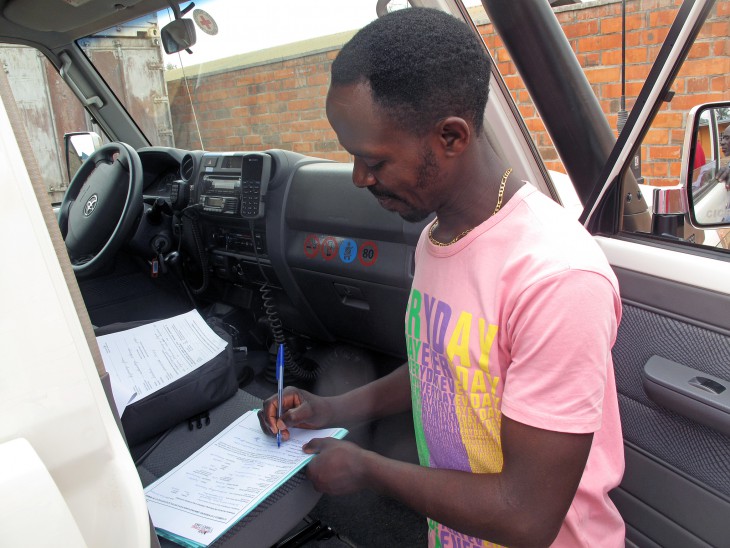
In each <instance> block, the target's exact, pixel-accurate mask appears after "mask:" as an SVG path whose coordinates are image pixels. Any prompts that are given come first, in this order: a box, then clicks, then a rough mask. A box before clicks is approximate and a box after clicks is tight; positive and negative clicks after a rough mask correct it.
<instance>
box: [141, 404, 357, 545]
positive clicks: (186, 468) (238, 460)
mask: <svg viewBox="0 0 730 548" xmlns="http://www.w3.org/2000/svg"><path fill="white" fill-rule="evenodd" d="M290 433H291V437H290V439H289V440H288V441H287V442H285V443H282V445H281V447H280V448H279V447H277V446H276V438H273V437H270V436H267V435H266V434H264V433H263V432H262V431H261V426H260V425H259V420H258V417H257V414H256V411H255V410H254V411H249V412H247V413H246V414H244V415H243V416H242V417H241V418H239V419H237V420H236V421H235V422H233V423H232V424H231V425H230V426H228V427H227V428H226V429H225V430H224V431H223V432H221V433H220V434H218V435H217V436H216V437H215V438H213V439H212V440H211V441H210V442H208V443H207V444H206V445H205V446H204V447H203V448H201V449H199V450H198V451H197V452H195V453H193V454H192V455H191V456H190V457H189V458H188V459H187V460H185V461H184V462H183V463H181V464H180V465H179V466H177V467H176V468H174V469H172V470H171V471H170V472H168V473H167V474H166V475H165V476H163V477H161V478H160V479H158V480H157V481H156V482H154V483H152V484H151V485H149V486H148V487H147V488H146V489H145V495H146V497H147V507H148V508H149V511H150V516H151V517H152V523H153V524H154V526H155V528H156V529H157V530H158V533H159V534H160V535H161V536H164V537H166V538H168V539H170V540H173V541H175V542H177V543H179V544H182V545H184V546H208V545H209V544H211V543H212V542H213V541H215V540H216V539H217V538H218V537H219V536H220V535H222V534H223V533H225V532H226V531H227V530H228V529H230V528H231V527H232V526H233V525H234V524H235V523H236V522H238V521H239V520H240V519H242V518H243V517H244V516H245V515H246V514H248V513H249V512H250V511H251V510H253V509H254V508H255V507H256V506H257V505H258V504H259V503H260V502H262V501H263V500H264V499H265V498H266V497H268V496H269V495H270V494H271V493H272V492H274V491H275V490H276V489H277V488H278V487H279V486H280V485H282V484H283V483H284V482H285V481H286V480H288V479H289V478H290V477H292V476H293V475H294V474H295V473H296V472H297V471H299V470H300V469H301V468H302V467H304V465H305V464H306V463H307V462H308V461H309V460H310V459H311V458H312V457H313V455H307V454H305V453H303V452H302V446H303V445H304V444H305V443H307V442H308V441H309V440H311V439H313V438H321V437H328V436H330V437H335V438H342V437H344V436H345V435H346V434H347V430H345V429H344V428H327V429H322V430H303V429H299V428H292V429H291V430H290Z"/></svg>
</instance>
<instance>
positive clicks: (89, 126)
mask: <svg viewBox="0 0 730 548" xmlns="http://www.w3.org/2000/svg"><path fill="white" fill-rule="evenodd" d="M0 62H2V66H3V71H2V74H0V78H6V79H7V84H8V86H7V87H5V86H2V87H0V89H8V90H9V93H10V94H12V97H5V96H3V97H2V100H3V102H4V103H5V104H6V105H10V104H13V103H14V104H15V105H16V106H17V108H18V110H19V115H20V119H21V121H22V123H23V126H24V127H23V128H20V129H22V131H24V132H25V133H26V135H27V136H28V142H29V144H30V147H31V150H32V151H33V154H34V155H35V160H36V163H37V164H38V169H39V172H40V176H41V177H42V178H43V183H44V185H45V186H46V188H48V193H49V196H50V199H51V202H52V203H56V202H60V201H61V199H62V198H63V194H64V192H65V191H66V187H67V185H68V182H69V177H68V174H67V172H66V158H65V153H64V134H65V133H70V132H79V131H95V132H97V133H98V134H99V135H101V134H102V132H101V130H100V129H99V128H98V127H97V126H96V124H93V122H92V120H91V118H90V116H89V115H88V114H87V113H86V111H85V110H84V108H83V107H82V106H81V103H80V102H79V101H78V99H77V98H76V96H75V95H74V94H73V92H72V91H71V90H70V89H69V87H68V86H67V85H66V82H64V81H63V79H61V77H60V76H59V74H58V72H57V71H56V69H55V68H54V67H53V66H52V65H51V64H50V63H49V62H48V60H47V59H46V57H45V56H44V55H42V54H41V53H40V52H39V51H38V50H36V49H34V48H30V47H26V46H17V45H14V44H0ZM16 134H17V130H16ZM72 175H73V174H72Z"/></svg>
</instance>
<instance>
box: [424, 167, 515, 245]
mask: <svg viewBox="0 0 730 548" xmlns="http://www.w3.org/2000/svg"><path fill="white" fill-rule="evenodd" d="M510 173H512V168H509V169H507V171H505V172H504V175H502V181H501V182H500V183H499V193H498V194H497V205H496V206H495V207H494V211H493V212H492V215H491V216H492V217H494V216H495V215H496V214H497V212H498V211H499V210H500V209H502V198H504V189H505V187H506V186H507V178H508V177H509V174H510ZM438 225H439V220H438V219H436V220H435V221H434V223H433V224H432V225H431V228H429V229H428V239H429V240H431V243H432V244H434V245H437V246H440V247H446V246H447V245H451V244H453V243H456V242H458V241H459V240H461V239H462V238H463V237H464V236H466V235H467V234H469V232H471V231H472V230H474V227H471V228H467V229H466V230H465V231H464V232H462V233H461V234H458V235H457V236H456V237H454V239H452V240H451V241H449V242H446V243H444V242H439V241H438V240H437V239H436V238H434V237H433V231H434V230H436V227H437V226H438Z"/></svg>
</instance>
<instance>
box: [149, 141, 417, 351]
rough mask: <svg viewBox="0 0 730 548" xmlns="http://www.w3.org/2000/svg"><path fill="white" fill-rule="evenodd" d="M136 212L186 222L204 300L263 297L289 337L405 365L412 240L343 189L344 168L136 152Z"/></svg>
mask: <svg viewBox="0 0 730 548" xmlns="http://www.w3.org/2000/svg"><path fill="white" fill-rule="evenodd" d="M140 158H141V160H142V164H143V167H144V172H145V186H144V195H145V201H148V202H149V201H150V200H155V199H157V198H163V199H164V200H165V201H166V202H167V203H169V204H170V206H171V208H172V210H173V211H174V212H175V217H176V218H182V217H190V218H194V220H193V221H190V220H187V221H186V222H188V223H194V227H195V228H194V231H195V233H196V234H197V239H198V240H199V242H198V243H195V238H193V237H187V238H186V236H185V233H186V229H184V228H182V227H181V226H178V227H177V229H176V233H177V234H178V235H179V237H180V238H182V240H183V249H185V245H187V254H188V256H189V257H197V256H202V259H201V261H202V263H203V264H202V266H201V268H203V269H205V271H206V276H207V279H209V281H208V282H207V284H206V287H205V293H206V294H207V296H208V297H209V298H210V299H211V300H215V301H218V302H224V303H228V304H230V305H232V306H237V307H249V306H253V303H254V302H255V301H256V299H255V297H253V295H256V294H257V293H258V291H259V290H260V289H261V287H262V286H266V288H267V290H268V291H271V292H272V297H271V299H272V301H273V302H275V303H276V306H277V308H278V310H279V313H280V316H281V320H282V323H283V325H284V326H285V328H286V329H288V330H291V331H293V332H296V333H297V334H300V335H304V336H308V337H315V338H317V339H320V340H325V341H335V340H340V341H350V342H353V343H356V344H359V345H364V346H366V347H371V348H374V349H377V350H378V351H380V352H385V353H388V354H391V355H393V356H397V357H403V358H405V356H406V351H405V342H404V340H403V336H402V322H403V311H404V310H405V308H406V304H407V300H408V293H409V290H410V286H411V280H412V276H413V270H414V254H415V246H416V243H417V241H418V236H419V234H420V232H421V230H422V228H423V226H425V224H426V223H427V222H428V220H426V221H423V222H422V223H416V224H413V223H407V222H405V221H403V220H402V219H401V218H400V217H399V216H398V215H397V214H394V213H391V212H388V211H385V210H384V209H382V208H381V207H380V205H379V204H378V203H377V201H376V200H375V198H373V197H372V196H371V195H370V193H369V192H366V191H364V190H362V189H358V188H357V187H355V186H354V185H353V183H352V164H342V163H336V162H331V161H327V160H322V159H319V158H313V157H309V156H304V155H300V154H296V153H293V152H289V151H283V150H278V149H277V150H268V151H264V152H223V153H213V152H205V151H183V150H179V149H171V148H163V147H151V148H149V149H142V150H140Z"/></svg>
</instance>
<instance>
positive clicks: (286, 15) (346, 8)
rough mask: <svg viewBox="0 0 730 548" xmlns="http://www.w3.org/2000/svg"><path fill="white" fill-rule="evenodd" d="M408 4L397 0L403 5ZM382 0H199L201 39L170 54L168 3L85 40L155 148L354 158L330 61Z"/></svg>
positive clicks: (194, 14) (394, 5)
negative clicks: (337, 106)
mask: <svg viewBox="0 0 730 548" xmlns="http://www.w3.org/2000/svg"><path fill="white" fill-rule="evenodd" d="M406 4H407V2H405V0H403V1H394V2H391V5H389V7H388V9H390V10H392V9H400V8H402V7H405V5H406ZM375 6H376V2H374V1H373V0H356V1H353V2H348V3H347V5H344V4H342V5H339V4H337V5H334V4H333V3H332V2H329V1H326V0H315V1H313V2H306V3H303V2H299V1H296V0H272V1H270V2H266V3H258V4H257V3H253V4H252V3H249V2H239V1H237V0H233V1H221V0H218V1H216V2H207V1H202V2H196V3H195V7H194V8H193V9H192V10H191V11H190V12H188V13H184V14H183V17H185V18H189V19H192V20H193V21H194V26H195V35H196V43H195V44H194V45H192V46H190V47H189V48H187V49H188V50H189V51H186V50H182V51H180V52H177V53H172V54H169V55H168V54H166V53H165V51H164V50H163V47H162V44H161V39H160V31H161V29H162V28H163V27H164V25H165V24H167V23H169V22H170V21H171V20H172V19H173V18H174V14H173V13H172V10H169V9H167V10H162V11H160V12H157V13H156V14H150V15H149V16H146V17H142V18H140V19H138V20H136V21H132V22H130V23H128V24H126V25H124V26H117V27H113V28H110V29H108V30H106V31H103V32H100V33H97V34H95V35H94V36H91V37H87V38H85V39H83V40H80V41H79V44H80V45H81V47H82V48H83V51H84V52H85V53H86V55H87V56H88V58H89V59H90V60H91V61H92V63H93V64H94V65H95V67H96V68H97V70H98V71H99V73H100V74H101V75H102V77H103V78H104V79H105V80H106V81H107V82H108V83H109V85H110V87H111V88H112V90H113V91H114V93H115V94H116V95H117V97H118V98H119V100H120V101H121V102H122V103H123V104H124V106H125V107H126V109H127V111H128V112H129V113H130V114H131V116H132V118H134V119H135V121H136V122H137V124H138V125H139V127H140V129H141V130H142V132H143V133H144V134H145V135H146V137H147V139H148V140H149V141H150V143H151V144H152V145H160V146H174V147H178V148H184V149H193V150H194V149H205V150H211V151H231V150H252V151H253V150H266V149H272V148H279V149H285V150H292V151H295V152H300V153H304V154H313V155H317V156H319V157H324V158H329V159H339V160H344V161H349V160H350V157H349V155H348V154H346V153H345V152H344V151H343V150H342V149H341V148H340V147H339V144H338V142H337V139H336V136H335V134H334V132H333V131H332V130H331V128H330V127H329V124H328V123H327V120H326V116H325V113H324V101H325V97H326V93H327V86H328V83H329V65H330V63H331V61H332V59H334V56H335V55H336V53H337V51H338V50H339V48H340V47H341V46H342V45H343V44H344V43H345V42H346V41H347V40H348V39H349V38H350V37H351V36H352V35H353V34H354V33H355V32H356V31H357V30H358V29H359V28H361V27H362V26H364V25H365V24H367V23H368V22H370V21H371V20H373V19H375V18H376V11H375Z"/></svg>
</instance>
